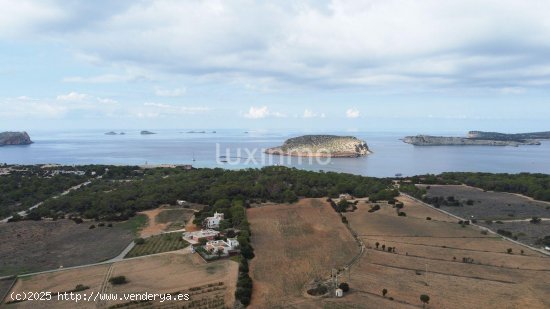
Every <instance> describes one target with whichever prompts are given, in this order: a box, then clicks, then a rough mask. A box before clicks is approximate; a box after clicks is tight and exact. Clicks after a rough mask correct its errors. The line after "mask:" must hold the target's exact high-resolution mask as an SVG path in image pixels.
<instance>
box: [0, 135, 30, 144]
mask: <svg viewBox="0 0 550 309" xmlns="http://www.w3.org/2000/svg"><path fill="white" fill-rule="evenodd" d="M29 144H32V141H31V138H30V136H29V134H27V132H2V133H0V146H8V145H29Z"/></svg>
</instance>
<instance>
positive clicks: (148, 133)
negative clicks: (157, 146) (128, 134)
mask: <svg viewBox="0 0 550 309" xmlns="http://www.w3.org/2000/svg"><path fill="white" fill-rule="evenodd" d="M151 134H157V133H155V132H151V131H145V130H144V131H141V135H151Z"/></svg>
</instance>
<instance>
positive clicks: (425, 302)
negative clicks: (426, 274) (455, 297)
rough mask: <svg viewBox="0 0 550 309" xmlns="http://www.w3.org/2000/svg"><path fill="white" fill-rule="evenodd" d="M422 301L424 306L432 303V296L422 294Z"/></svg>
mask: <svg viewBox="0 0 550 309" xmlns="http://www.w3.org/2000/svg"><path fill="white" fill-rule="evenodd" d="M420 301H421V302H423V303H424V304H427V303H429V302H430V296H428V295H426V294H422V295H420Z"/></svg>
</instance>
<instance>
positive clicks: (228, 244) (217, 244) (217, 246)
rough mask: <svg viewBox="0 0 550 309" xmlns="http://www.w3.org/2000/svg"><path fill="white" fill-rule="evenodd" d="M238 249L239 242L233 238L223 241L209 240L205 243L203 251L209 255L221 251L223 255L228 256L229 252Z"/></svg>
mask: <svg viewBox="0 0 550 309" xmlns="http://www.w3.org/2000/svg"><path fill="white" fill-rule="evenodd" d="M238 248H239V242H238V241H237V239H235V238H228V239H227V241H224V240H211V241H209V242H207V243H206V245H205V246H204V249H206V251H208V252H211V253H216V252H218V251H223V255H228V254H229V253H230V252H231V251H235V250H237V249H238Z"/></svg>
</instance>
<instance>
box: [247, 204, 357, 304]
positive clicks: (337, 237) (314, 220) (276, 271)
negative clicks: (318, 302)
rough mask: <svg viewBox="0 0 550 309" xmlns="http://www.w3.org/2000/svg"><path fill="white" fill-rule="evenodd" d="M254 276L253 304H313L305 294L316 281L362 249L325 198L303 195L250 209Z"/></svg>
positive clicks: (251, 264) (251, 268)
mask: <svg viewBox="0 0 550 309" xmlns="http://www.w3.org/2000/svg"><path fill="white" fill-rule="evenodd" d="M248 220H249V222H250V224H251V231H252V246H253V247H254V251H255V253H256V257H255V258H254V259H253V260H252V261H251V263H250V275H251V277H252V279H253V280H254V289H253V295H252V304H251V306H252V307H253V308H269V307H277V306H281V305H283V306H284V305H291V304H300V305H299V307H303V306H306V304H305V303H304V301H305V302H306V303H308V304H309V305H312V304H313V303H315V300H313V299H308V298H306V297H305V296H304V294H305V287H306V285H307V284H308V283H310V282H311V281H312V280H314V279H325V278H327V277H328V276H329V275H330V271H331V268H334V267H341V266H343V265H344V264H346V263H348V262H349V261H350V260H351V259H352V258H353V257H354V256H355V255H356V254H357V253H358V252H359V248H358V246H357V244H356V242H355V241H354V239H353V237H352V236H351V234H350V232H349V231H348V230H347V229H346V227H345V225H344V224H343V223H342V222H341V219H340V217H339V216H338V214H337V213H336V212H335V211H334V210H333V209H332V208H331V207H330V205H329V204H328V203H327V202H326V201H325V200H324V199H303V200H301V201H299V202H298V203H296V204H279V205H272V206H264V207H259V208H251V209H249V210H248Z"/></svg>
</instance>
